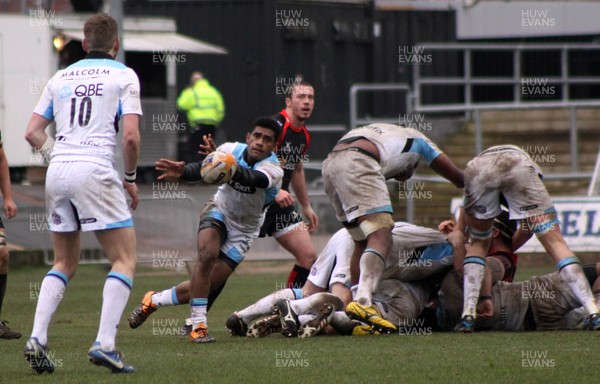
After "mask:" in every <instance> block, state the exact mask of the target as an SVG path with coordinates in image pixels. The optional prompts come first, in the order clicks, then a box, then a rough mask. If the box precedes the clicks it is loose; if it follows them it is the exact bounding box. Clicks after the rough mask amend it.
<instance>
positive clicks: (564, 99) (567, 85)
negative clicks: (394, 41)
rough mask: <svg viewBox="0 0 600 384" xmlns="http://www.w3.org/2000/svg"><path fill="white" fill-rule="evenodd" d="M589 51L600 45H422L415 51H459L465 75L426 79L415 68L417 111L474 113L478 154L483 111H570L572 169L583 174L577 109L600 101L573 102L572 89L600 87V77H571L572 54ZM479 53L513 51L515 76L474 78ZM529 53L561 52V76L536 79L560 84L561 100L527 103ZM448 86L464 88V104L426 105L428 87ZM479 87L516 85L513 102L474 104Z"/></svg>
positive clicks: (598, 105)
mask: <svg viewBox="0 0 600 384" xmlns="http://www.w3.org/2000/svg"><path fill="white" fill-rule="evenodd" d="M581 50H589V51H600V46H599V45H592V44H422V45H419V46H418V47H417V48H416V49H415V51H418V52H420V54H425V52H427V51H430V52H431V51H455V52H458V53H461V54H462V57H463V73H462V75H461V76H453V77H437V76H429V77H424V76H422V74H421V67H420V66H419V65H417V66H415V68H414V69H415V71H414V86H413V89H414V91H413V92H414V102H415V105H414V111H415V112H416V113H451V112H465V113H472V114H473V116H472V118H473V120H474V122H475V153H479V152H481V150H482V149H483V148H482V147H483V146H482V143H483V137H482V128H481V112H482V111H494V110H521V109H551V108H552V109H556V108H562V109H568V110H569V137H570V154H571V170H572V172H574V173H576V172H578V171H579V165H578V163H577V159H578V155H579V150H578V146H577V115H576V112H577V111H576V110H577V108H590V107H600V100H572V99H571V98H570V94H571V86H572V85H580V84H593V85H600V76H571V75H569V57H570V56H569V55H570V53H571V52H574V51H581ZM475 51H509V52H512V55H513V73H512V76H501V77H483V76H474V75H473V68H472V65H471V62H472V56H473V52H475ZM526 51H532V52H536V51H544V52H549V51H550V52H551V51H557V52H560V60H561V66H560V68H561V74H560V76H558V77H557V76H552V77H551V76H536V77H537V78H543V84H544V86H548V85H547V84H558V85H560V87H561V92H560V93H559V95H560V99H558V100H559V101H548V102H533V101H531V102H528V101H524V99H523V96H524V93H523V86H524V83H525V86H527V84H528V83H529V82H530V80H529V79H532V78H536V77H534V76H530V77H523V75H522V74H523V73H524V71H523V70H522V64H523V63H522V54H523V52H526ZM448 85H454V86H457V85H458V86H461V87H462V89H463V94H464V102H461V103H446V104H429V105H427V104H425V103H424V102H423V87H424V86H439V87H444V86H448ZM477 85H489V86H506V85H512V86H513V99H514V100H513V101H512V102H495V103H477V102H474V101H473V87H474V86H477ZM557 94H558V93H557Z"/></svg>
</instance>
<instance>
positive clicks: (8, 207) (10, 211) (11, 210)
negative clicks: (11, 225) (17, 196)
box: [4, 197, 17, 219]
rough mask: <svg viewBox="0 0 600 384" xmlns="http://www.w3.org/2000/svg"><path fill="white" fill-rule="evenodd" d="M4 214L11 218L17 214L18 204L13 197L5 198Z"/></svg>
mask: <svg viewBox="0 0 600 384" xmlns="http://www.w3.org/2000/svg"><path fill="white" fill-rule="evenodd" d="M4 215H6V217H7V218H9V219H12V218H13V217H15V216H16V215H17V204H15V202H14V200H13V199H12V197H9V198H8V199H4Z"/></svg>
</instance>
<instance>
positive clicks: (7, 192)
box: [0, 144, 17, 219]
mask: <svg viewBox="0 0 600 384" xmlns="http://www.w3.org/2000/svg"><path fill="white" fill-rule="evenodd" d="M0 145H1V144H0ZM0 192H2V198H3V200H4V201H3V206H4V214H5V215H6V217H8V218H9V219H12V218H13V217H15V216H16V214H17V205H16V204H15V202H14V200H13V198H12V191H11V189H10V171H9V169H8V160H7V159H6V154H5V153H4V148H3V147H2V146H0Z"/></svg>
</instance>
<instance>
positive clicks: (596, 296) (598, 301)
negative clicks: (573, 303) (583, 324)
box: [594, 292, 600, 306]
mask: <svg viewBox="0 0 600 384" xmlns="http://www.w3.org/2000/svg"><path fill="white" fill-rule="evenodd" d="M594 300H596V305H597V306H600V292H595V293H594Z"/></svg>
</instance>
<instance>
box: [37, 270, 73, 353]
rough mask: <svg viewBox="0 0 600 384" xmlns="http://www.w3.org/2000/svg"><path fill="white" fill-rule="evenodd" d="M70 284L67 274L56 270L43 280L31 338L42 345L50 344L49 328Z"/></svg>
mask: <svg viewBox="0 0 600 384" xmlns="http://www.w3.org/2000/svg"><path fill="white" fill-rule="evenodd" d="M68 282H69V279H68V278H67V276H66V275H65V274H63V273H61V272H59V271H55V270H51V271H49V272H48V273H47V274H46V277H44V280H42V285H41V286H40V292H39V296H38V302H37V306H36V308H35V318H34V320H33V330H32V331H31V337H36V338H37V339H38V341H39V342H40V344H42V345H46V344H47V343H48V326H49V325H50V321H51V320H52V316H53V315H54V312H56V308H57V307H58V304H60V301H61V300H62V298H63V295H64V293H65V289H66V288H67V283H68Z"/></svg>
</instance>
